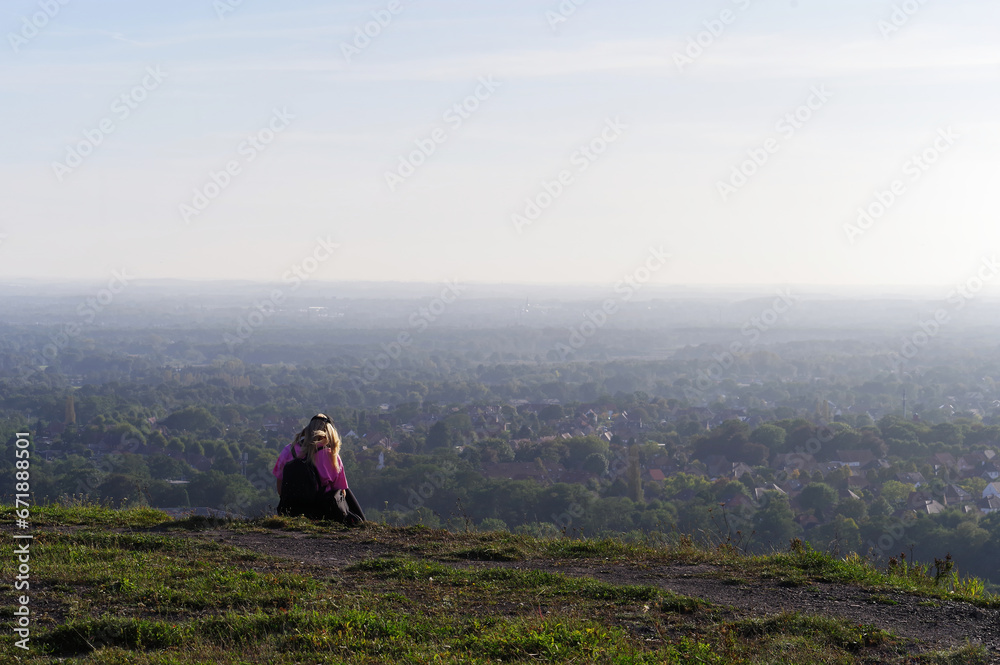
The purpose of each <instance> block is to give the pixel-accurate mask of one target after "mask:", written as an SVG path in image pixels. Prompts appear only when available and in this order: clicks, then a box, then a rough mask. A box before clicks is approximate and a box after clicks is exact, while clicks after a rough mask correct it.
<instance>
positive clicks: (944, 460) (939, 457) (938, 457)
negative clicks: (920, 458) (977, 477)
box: [928, 453, 958, 472]
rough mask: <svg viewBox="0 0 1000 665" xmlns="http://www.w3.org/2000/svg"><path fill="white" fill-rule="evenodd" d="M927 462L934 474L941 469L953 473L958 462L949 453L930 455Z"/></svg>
mask: <svg viewBox="0 0 1000 665" xmlns="http://www.w3.org/2000/svg"><path fill="white" fill-rule="evenodd" d="M928 462H930V464H931V466H932V467H933V468H934V471H935V472H937V471H940V470H941V469H947V470H949V471H954V470H956V469H957V468H958V461H957V460H956V459H955V457H954V455H952V454H951V453H935V454H933V455H931V457H930V459H929V460H928Z"/></svg>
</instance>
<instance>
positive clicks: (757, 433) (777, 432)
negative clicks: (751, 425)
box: [750, 423, 785, 455]
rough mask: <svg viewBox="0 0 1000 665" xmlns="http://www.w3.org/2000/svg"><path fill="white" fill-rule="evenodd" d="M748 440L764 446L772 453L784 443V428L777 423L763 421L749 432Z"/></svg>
mask: <svg viewBox="0 0 1000 665" xmlns="http://www.w3.org/2000/svg"><path fill="white" fill-rule="evenodd" d="M750 440H751V441H752V442H754V443H758V444H760V445H762V446H764V447H766V448H767V449H768V450H769V451H770V452H771V454H772V455H773V454H774V453H776V452H777V451H779V450H781V448H782V446H784V445H785V430H783V429H781V428H780V427H778V426H777V425H772V424H770V423H764V424H763V425H760V426H758V427H757V429H755V430H754V431H753V432H751V433H750Z"/></svg>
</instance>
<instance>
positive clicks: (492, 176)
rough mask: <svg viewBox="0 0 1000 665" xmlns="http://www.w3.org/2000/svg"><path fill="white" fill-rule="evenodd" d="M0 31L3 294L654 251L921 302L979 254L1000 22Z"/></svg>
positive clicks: (958, 7) (926, 11) (763, 17)
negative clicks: (26, 281) (127, 280)
mask: <svg viewBox="0 0 1000 665" xmlns="http://www.w3.org/2000/svg"><path fill="white" fill-rule="evenodd" d="M62 3H65V4H62ZM894 7H895V9H894ZM46 12H47V13H46ZM50 15H51V16H50ZM377 21H381V24H379V23H378V22H377ZM39 26H40V27H39ZM0 27H2V32H3V34H4V42H5V43H4V45H3V46H2V47H0V50H2V53H3V55H2V56H0V58H2V67H0V114H2V119H3V123H2V127H3V130H2V131H3V135H4V142H3V145H2V150H0V170H2V172H0V177H2V181H3V183H4V205H3V206H2V207H0V234H3V235H4V237H3V241H2V244H0V277H2V278H3V279H11V278H16V277H31V278H44V279H49V278H78V277H79V278H88V279H95V278H96V279H103V278H104V277H105V276H108V277H110V275H111V274H112V271H113V270H116V269H118V270H120V269H123V268H124V269H126V270H127V271H128V273H129V274H130V275H132V276H134V277H137V278H157V277H174V278H188V279H253V280H264V281H279V280H281V279H282V276H283V275H285V274H286V273H287V272H288V271H289V270H290V269H292V268H293V267H298V268H299V269H300V270H304V274H306V275H308V277H309V278H311V279H315V280H320V279H322V280H403V281H411V280H413V281H427V282H436V281H442V280H445V279H449V278H450V279H457V280H460V281H465V282H473V281H480V282H483V281H485V282H508V283H511V282H588V283H596V284H610V283H614V282H615V281H616V280H619V279H621V277H622V276H623V275H625V274H632V273H633V271H635V270H636V269H637V268H639V267H640V266H643V265H645V264H646V263H647V261H649V259H650V256H651V248H652V249H654V250H657V251H659V250H660V249H661V248H662V251H663V252H666V253H667V254H669V255H670V258H669V260H668V261H667V262H666V265H664V266H663V267H662V268H660V269H658V270H655V271H654V274H653V277H652V279H653V281H655V282H658V283H663V284H852V285H856V284H926V285H944V284H953V283H955V282H958V281H964V280H965V279H967V278H969V277H971V276H973V275H975V274H976V271H977V270H978V269H979V267H980V266H981V264H982V261H983V259H984V258H989V257H992V256H993V253H994V252H995V251H996V250H997V248H1000V224H998V223H997V222H998V219H1000V216H998V213H1000V203H998V199H997V192H998V191H1000V187H998V186H997V184H996V180H997V175H998V171H1000V169H998V166H1000V164H998V159H997V156H998V147H1000V146H998V144H1000V131H998V130H1000V103H998V102H1000V86H998V83H1000V3H997V2H996V1H995V0H989V1H987V0H949V1H948V2H945V1H943V0H925V1H923V2H918V1H917V0H907V2H899V0H897V1H896V2H892V1H889V0H887V1H882V0H863V1H862V0H847V1H844V0H838V1H837V2H836V3H834V2H831V1H829V0H823V1H821V0H712V1H705V2H693V1H685V2H679V1H672V0H667V1H664V0H657V1H652V0H649V1H645V0H643V1H631V2H609V1H608V0H576V1H575V2H574V0H564V2H562V3H561V4H560V2H559V1H558V0H552V1H549V2H545V1H540V0H504V2H482V1H476V2H474V1H471V0H464V1H458V0H453V1H444V0H412V1H410V0H394V1H393V2H389V0H375V1H371V2H318V1H313V0H298V1H294V2H283V3H278V2H264V0H242V2H240V0H217V1H215V2H213V0H170V1H169V2H168V1H166V0H159V1H152V0H147V1H143V2H136V1H135V0H131V1H128V2H126V1H125V0H90V1H85V0H62V2H60V0H35V1H33V2H32V1H28V0H7V1H5V2H4V3H3V11H2V13H0ZM365 30H367V31H368V33H370V34H373V35H375V36H374V37H368V36H364V31H365ZM359 35H360V36H359ZM456 105H458V108H457V109H456V108H455V107H456ZM789 114H790V115H789ZM796 116H797V117H796ZM107 130H111V131H110V132H108V131H107ZM268 141H270V142H268ZM421 146H422V147H421ZM581 148H586V151H583V150H581ZM415 151H416V152H415ZM424 153H430V154H429V155H428V154H424ZM915 156H916V157H917V159H918V160H919V161H913V160H914V157H915ZM401 162H402V163H401ZM227 167H229V168H230V169H231V173H226V169H227ZM740 168H742V170H743V174H740V173H739V169H740ZM411 169H412V172H411ZM734 169H736V174H735V175H734ZM213 174H214V176H213ZM387 174H391V175H388V176H387ZM747 174H749V175H747ZM560 180H561V182H560ZM546 183H547V184H546ZM546 189H548V190H549V191H548V192H547V191H546ZM893 189H895V190H896V191H895V192H893ZM201 197H204V199H202V198H201ZM879 199H881V202H880V200H879ZM528 201H532V202H534V203H535V204H536V205H538V210H533V209H532V208H531V206H529V204H528ZM883 206H884V207H883ZM859 207H861V208H867V209H870V211H871V212H872V213H873V216H872V217H871V219H870V221H864V220H863V222H862V224H859V223H858V209H859ZM536 213H538V214H536ZM878 214H881V216H880V217H877V218H876V215H878ZM515 215H520V216H521V217H520V218H518V217H514V216H515ZM318 238H322V239H323V242H326V243H330V242H332V243H336V244H337V245H338V247H336V248H335V249H332V250H329V249H326V248H324V247H323V246H322V243H320V242H319V241H318V240H317V239H318ZM327 257H329V258H327ZM657 265H658V264H657ZM310 271H311V272H310ZM997 281H998V283H1000V279H998V280H997Z"/></svg>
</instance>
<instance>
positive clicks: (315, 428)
mask: <svg viewBox="0 0 1000 665" xmlns="http://www.w3.org/2000/svg"><path fill="white" fill-rule="evenodd" d="M292 443H293V444H298V446H299V449H300V450H305V453H306V460H307V461H308V462H310V463H311V464H315V462H313V458H314V457H315V456H316V452H317V451H318V450H319V449H320V448H322V447H324V446H325V447H327V448H329V449H330V455H331V459H332V460H333V468H334V470H335V471H337V472H338V473H339V472H340V434H338V433H337V428H336V427H334V426H333V421H331V420H330V418H329V417H328V416H327V415H326V414H323V413H317V414H316V415H315V416H313V417H312V418H311V419H310V420H309V424H308V425H306V426H305V427H304V428H303V429H302V431H301V432H299V433H298V434H297V435H296V436H295V440H294V441H292Z"/></svg>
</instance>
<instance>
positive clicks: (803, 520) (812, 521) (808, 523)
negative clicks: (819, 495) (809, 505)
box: [794, 513, 819, 531]
mask: <svg viewBox="0 0 1000 665" xmlns="http://www.w3.org/2000/svg"><path fill="white" fill-rule="evenodd" d="M794 519H795V522H796V524H798V525H799V526H800V527H802V530H803V531H808V530H809V529H811V528H813V527H814V526H819V520H818V519H816V518H815V517H814V516H812V515H810V514H809V513H799V514H798V515H796V516H795V518H794Z"/></svg>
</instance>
